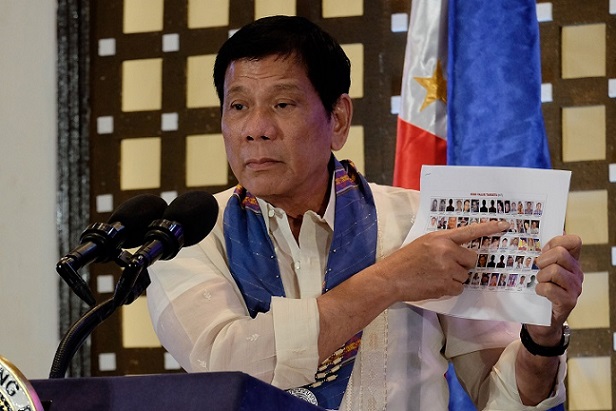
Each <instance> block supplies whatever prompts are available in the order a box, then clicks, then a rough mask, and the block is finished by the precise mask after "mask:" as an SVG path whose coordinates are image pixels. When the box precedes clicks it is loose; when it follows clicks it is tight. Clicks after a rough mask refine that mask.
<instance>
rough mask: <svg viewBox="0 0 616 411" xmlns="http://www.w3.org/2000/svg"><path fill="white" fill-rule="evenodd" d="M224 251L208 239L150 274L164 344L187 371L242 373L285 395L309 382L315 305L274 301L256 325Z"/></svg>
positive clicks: (314, 356) (151, 302)
mask: <svg viewBox="0 0 616 411" xmlns="http://www.w3.org/2000/svg"><path fill="white" fill-rule="evenodd" d="M223 248H224V247H223V245H222V243H220V241H217V240H216V237H215V236H212V237H207V238H206V239H205V240H204V241H203V242H202V243H200V244H199V245H197V246H194V247H188V248H185V249H182V250H181V252H180V253H179V254H178V256H177V257H176V258H174V259H173V260H171V261H159V262H157V263H156V264H154V265H153V266H152V267H150V269H149V271H150V277H151V281H152V283H151V285H150V286H149V287H148V289H147V300H148V308H149V311H150V316H151V319H152V323H153V325H154V329H155V331H156V334H157V335H158V337H159V339H160V341H161V343H162V345H163V346H164V347H165V349H166V350H167V351H168V352H169V353H170V354H171V355H172V356H173V357H174V358H175V359H176V360H177V361H178V363H179V364H180V365H181V366H182V368H184V369H185V370H187V371H189V372H204V371H242V372H245V373H247V374H250V375H252V376H254V377H256V378H259V379H261V380H263V381H266V382H268V383H273V384H274V385H276V386H278V387H280V388H283V389H284V388H290V387H297V386H301V385H305V384H307V383H309V382H311V381H312V380H313V378H314V373H315V371H316V367H317V363H318V352H317V351H316V346H317V344H316V341H317V340H318V332H319V328H318V310H317V306H316V300H314V299H307V300H290V299H289V300H287V299H284V298H275V299H274V301H272V306H271V309H270V311H269V312H267V313H260V314H258V315H257V316H256V317H255V318H251V317H250V316H249V314H248V311H247V309H246V306H245V304H244V300H243V298H242V296H241V294H240V292H239V290H238V288H237V286H236V285H235V282H234V280H233V279H232V277H231V274H230V273H229V271H228V268H227V265H226V262H225V253H224V249H223ZM310 347H312V348H310Z"/></svg>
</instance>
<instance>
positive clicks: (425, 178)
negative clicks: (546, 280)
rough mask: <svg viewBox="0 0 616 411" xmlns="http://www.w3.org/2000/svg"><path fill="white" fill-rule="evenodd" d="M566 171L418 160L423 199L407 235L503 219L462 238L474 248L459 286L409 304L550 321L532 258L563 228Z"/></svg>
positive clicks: (471, 314) (468, 313)
mask: <svg viewBox="0 0 616 411" xmlns="http://www.w3.org/2000/svg"><path fill="white" fill-rule="evenodd" d="M570 178H571V172H570V171H563V170H543V169H528V168H509V167H464V166H424V167H423V168H422V175H421V204H420V208H419V212H418V214H417V217H416V220H415V224H414V225H413V228H412V229H411V232H410V233H409V235H408V237H407V239H406V242H405V243H408V242H411V241H412V240H414V239H416V238H418V237H419V236H421V235H423V234H425V233H428V232H431V231H435V230H447V229H450V228H453V227H462V226H466V225H469V224H474V223H477V222H481V221H489V220H494V219H497V220H506V221H508V222H509V223H510V229H509V230H508V231H507V232H504V233H500V234H498V235H494V236H489V237H483V238H480V239H477V240H473V241H470V242H469V243H468V244H464V246H465V247H468V248H470V249H473V250H475V251H476V252H477V263H476V265H475V267H473V268H472V269H471V270H470V271H469V273H468V280H467V282H466V283H465V285H464V291H463V292H462V294H460V295H458V296H455V297H443V298H441V299H435V300H424V301H420V302H412V303H411V304H413V305H417V306H420V307H423V308H425V309H429V310H432V311H436V312H439V313H443V314H449V315H453V316H457V317H463V318H473V319H483V320H504V321H514V322H522V323H527V324H539V325H549V323H550V317H551V310H552V306H551V303H550V301H549V300H548V299H547V298H545V297H542V296H539V295H537V294H536V293H535V285H536V284H537V279H536V276H537V272H538V268H537V267H536V266H535V264H534V260H535V258H536V257H537V256H538V255H539V254H540V253H541V247H542V246H543V244H546V243H547V242H548V241H549V240H550V239H551V238H553V237H555V236H557V235H561V234H562V233H563V227H564V221H565V212H566V205H567V196H568V192H569V181H570Z"/></svg>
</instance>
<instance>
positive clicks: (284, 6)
mask: <svg viewBox="0 0 616 411" xmlns="http://www.w3.org/2000/svg"><path fill="white" fill-rule="evenodd" d="M296 7H297V6H296V4H295V0H255V20H256V19H260V18H261V17H267V16H275V15H277V14H283V15H285V16H295V15H296Z"/></svg>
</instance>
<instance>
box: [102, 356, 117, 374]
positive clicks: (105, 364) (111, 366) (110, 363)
mask: <svg viewBox="0 0 616 411" xmlns="http://www.w3.org/2000/svg"><path fill="white" fill-rule="evenodd" d="M116 368H117V367H116V355H115V353H114V352H106V353H101V354H98V370H99V371H115V369H116Z"/></svg>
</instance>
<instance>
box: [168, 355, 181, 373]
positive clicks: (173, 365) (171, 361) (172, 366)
mask: <svg viewBox="0 0 616 411" xmlns="http://www.w3.org/2000/svg"><path fill="white" fill-rule="evenodd" d="M164 368H165V370H179V369H181V368H182V367H181V366H180V364H179V363H178V362H177V361H176V359H175V358H173V356H171V354H169V353H168V352H166V353H165V359H164Z"/></svg>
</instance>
